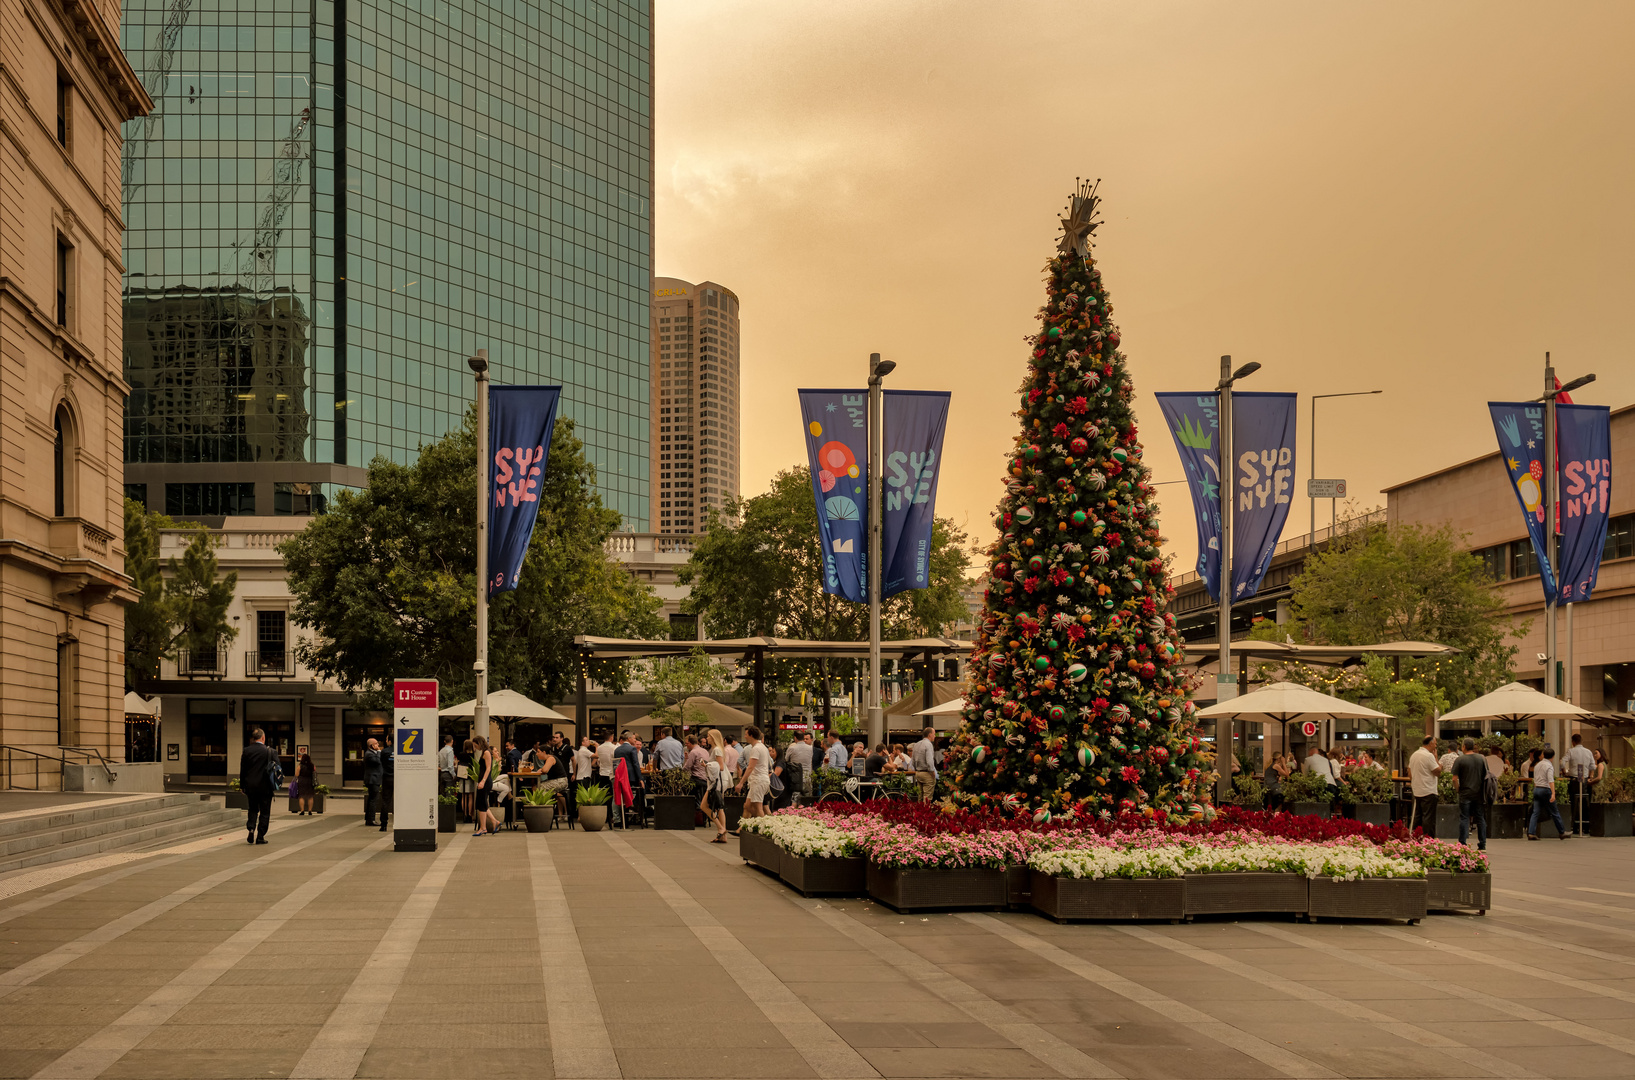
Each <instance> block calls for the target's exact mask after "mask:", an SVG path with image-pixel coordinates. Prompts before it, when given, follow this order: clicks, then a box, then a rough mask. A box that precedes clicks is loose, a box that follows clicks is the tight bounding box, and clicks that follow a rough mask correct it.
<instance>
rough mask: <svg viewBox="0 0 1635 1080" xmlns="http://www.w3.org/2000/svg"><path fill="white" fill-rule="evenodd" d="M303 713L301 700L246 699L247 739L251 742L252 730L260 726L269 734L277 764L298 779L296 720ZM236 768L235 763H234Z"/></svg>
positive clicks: (290, 776)
mask: <svg viewBox="0 0 1635 1080" xmlns="http://www.w3.org/2000/svg"><path fill="white" fill-rule="evenodd" d="M300 715H301V703H300V702H299V701H246V702H245V703H244V741H245V742H246V743H248V742H249V741H250V729H251V728H260V729H261V730H262V731H264V732H266V733H267V746H268V747H270V748H271V749H272V751H273V752H274V753H275V754H277V755H278V764H279V766H280V767H281V768H282V769H283V770H284V775H285V776H287V777H289V778H290V779H292V780H293V779H295V745H296V740H295V734H296V733H295V721H296V718H297V717H299V716H300ZM234 764H235V767H236V764H237V763H236V762H235V763H234Z"/></svg>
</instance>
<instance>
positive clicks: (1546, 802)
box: [1527, 746, 1567, 840]
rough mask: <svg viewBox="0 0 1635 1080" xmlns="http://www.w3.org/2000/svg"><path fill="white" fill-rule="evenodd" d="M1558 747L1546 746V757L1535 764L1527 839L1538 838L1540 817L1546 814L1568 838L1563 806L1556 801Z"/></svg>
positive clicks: (1563, 836)
mask: <svg viewBox="0 0 1635 1080" xmlns="http://www.w3.org/2000/svg"><path fill="white" fill-rule="evenodd" d="M1555 757H1556V748H1555V747H1553V746H1546V747H1545V748H1544V758H1543V760H1542V761H1540V762H1539V763H1538V764H1537V765H1535V766H1533V813H1532V815H1531V816H1530V817H1529V818H1528V819H1527V839H1529V840H1537V839H1538V823H1539V819H1540V818H1542V817H1544V816H1545V815H1546V814H1548V815H1549V817H1550V820H1551V821H1554V822H1555V826H1556V832H1558V833H1560V834H1561V838H1562V839H1563V840H1565V839H1567V825H1566V822H1564V821H1562V820H1561V806H1560V805H1559V804H1558V803H1557V802H1556V763H1555Z"/></svg>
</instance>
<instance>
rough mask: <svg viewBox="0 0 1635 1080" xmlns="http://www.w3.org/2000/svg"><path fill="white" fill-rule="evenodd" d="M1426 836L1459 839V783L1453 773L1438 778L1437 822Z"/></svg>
mask: <svg viewBox="0 0 1635 1080" xmlns="http://www.w3.org/2000/svg"><path fill="white" fill-rule="evenodd" d="M1475 827H1476V826H1475V825H1472V826H1471V828H1472V829H1474V828H1475ZM1425 835H1426V836H1434V837H1436V838H1437V839H1438V840H1457V839H1459V781H1457V780H1455V779H1454V778H1453V774H1452V773H1451V772H1445V773H1443V774H1442V775H1441V776H1438V777H1437V778H1436V822H1435V823H1434V825H1433V827H1431V828H1428V829H1426V830H1425Z"/></svg>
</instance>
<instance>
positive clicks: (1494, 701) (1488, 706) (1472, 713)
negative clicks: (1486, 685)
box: [1442, 682, 1593, 722]
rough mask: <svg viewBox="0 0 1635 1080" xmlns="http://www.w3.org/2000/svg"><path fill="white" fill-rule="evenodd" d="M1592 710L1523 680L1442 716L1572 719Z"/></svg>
mask: <svg viewBox="0 0 1635 1080" xmlns="http://www.w3.org/2000/svg"><path fill="white" fill-rule="evenodd" d="M1592 715H1593V714H1592V713H1591V712H1590V711H1589V710H1588V709H1580V708H1579V707H1578V706H1577V705H1574V704H1573V703H1572V702H1570V701H1562V700H1560V699H1559V698H1553V697H1551V696H1550V695H1549V694H1542V693H1540V692H1539V691H1537V690H1534V689H1533V688H1532V687H1531V686H1527V685H1525V684H1523V683H1519V682H1513V683H1505V684H1504V685H1503V686H1501V687H1499V688H1498V689H1497V690H1495V691H1493V692H1492V693H1491V694H1483V695H1482V696H1481V697H1479V698H1477V699H1476V700H1475V701H1472V702H1470V703H1468V704H1465V705H1461V706H1459V707H1458V708H1457V709H1454V710H1453V711H1452V712H1450V713H1445V714H1443V716H1442V720H1443V721H1444V722H1446V721H1448V720H1511V721H1520V720H1572V719H1587V718H1589V717H1591V716H1592Z"/></svg>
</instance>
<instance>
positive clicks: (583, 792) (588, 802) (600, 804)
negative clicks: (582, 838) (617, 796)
mask: <svg viewBox="0 0 1635 1080" xmlns="http://www.w3.org/2000/svg"><path fill="white" fill-rule="evenodd" d="M573 801H574V804H575V805H577V806H578V807H579V827H580V828H581V829H584V830H585V831H586V832H601V831H602V829H603V828H604V827H606V825H607V805H608V803H610V802H612V801H613V791H612V789H610V788H609V787H608V786H607V785H606V784H580V785H579V787H578V788H577V789H576V790H575V791H574V793H573Z"/></svg>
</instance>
